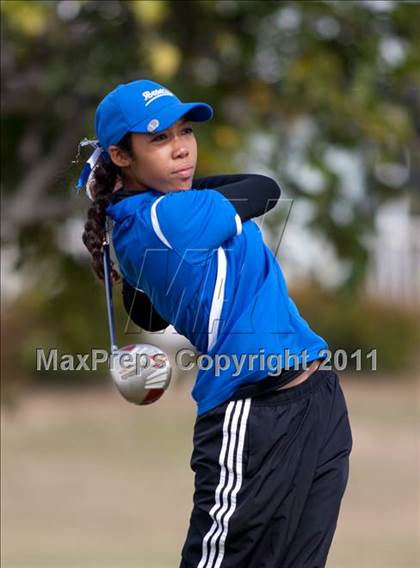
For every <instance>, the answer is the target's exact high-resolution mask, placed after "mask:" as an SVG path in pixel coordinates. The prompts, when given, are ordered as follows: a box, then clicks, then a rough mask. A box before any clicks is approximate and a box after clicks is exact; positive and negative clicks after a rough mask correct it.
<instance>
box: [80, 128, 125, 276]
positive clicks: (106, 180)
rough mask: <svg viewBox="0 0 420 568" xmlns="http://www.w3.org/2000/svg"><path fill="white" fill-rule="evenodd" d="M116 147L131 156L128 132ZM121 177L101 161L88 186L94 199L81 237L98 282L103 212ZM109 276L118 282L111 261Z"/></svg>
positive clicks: (109, 163) (101, 267) (117, 169)
mask: <svg viewBox="0 0 420 568" xmlns="http://www.w3.org/2000/svg"><path fill="white" fill-rule="evenodd" d="M117 146H118V147H119V148H121V149H122V150H124V151H125V152H127V153H128V154H129V155H130V156H131V157H132V156H133V151H132V145H131V133H130V132H128V133H127V134H126V135H125V136H124V137H123V138H122V139H121V140H120V142H118V144H117ZM118 175H121V169H120V168H119V167H118V166H116V165H115V164H114V163H113V162H112V161H111V160H109V161H108V160H102V161H101V162H100V163H99V164H98V165H97V166H95V169H94V173H93V174H92V178H93V179H92V182H91V184H89V188H90V191H91V193H92V196H93V198H94V200H93V202H92V205H91V206H90V207H89V209H88V212H87V221H86V223H85V230H84V232H83V235H82V239H83V243H84V244H85V246H86V248H87V249H88V251H89V252H90V254H91V255H92V260H91V266H92V268H93V270H94V272H95V274H96V275H97V277H98V278H99V279H100V280H104V270H103V259H102V243H103V240H104V237H105V231H104V229H105V220H106V215H105V211H106V208H107V207H108V204H109V200H110V196H111V194H112V191H113V189H114V186H115V182H116V180H117V176H118ZM111 274H112V280H113V282H118V281H119V280H120V275H119V274H118V272H117V271H116V270H115V268H114V263H113V262H112V261H111Z"/></svg>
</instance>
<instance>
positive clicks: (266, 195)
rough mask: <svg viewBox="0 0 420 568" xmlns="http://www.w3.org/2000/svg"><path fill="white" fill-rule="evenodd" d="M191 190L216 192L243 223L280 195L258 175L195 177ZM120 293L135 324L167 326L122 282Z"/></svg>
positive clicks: (149, 327) (147, 327)
mask: <svg viewBox="0 0 420 568" xmlns="http://www.w3.org/2000/svg"><path fill="white" fill-rule="evenodd" d="M192 187H193V188H194V189H215V190H217V191H218V192H219V193H221V194H222V195H224V196H225V197H226V198H227V199H229V201H231V203H232V205H233V207H235V209H236V211H237V213H238V215H239V216H240V217H241V221H242V222H245V221H248V220H249V219H253V218H254V217H259V216H260V215H263V214H264V213H266V212H267V211H270V209H272V208H273V207H274V206H275V205H276V203H277V201H278V199H279V197H280V193H281V190H280V187H279V185H278V184H277V183H276V182H275V181H274V180H273V179H271V178H269V177H267V176H264V175H259V174H237V175H233V174H232V175H217V176H209V177H202V178H195V179H194V180H193V184H192ZM120 191H121V190H120ZM118 193H120V192H118ZM122 293H123V302H124V307H125V310H126V312H127V313H128V314H129V316H130V318H131V319H132V321H134V323H135V324H136V325H138V326H139V327H141V328H142V329H145V330H146V331H160V330H163V329H166V328H167V327H168V325H169V323H168V322H167V321H165V320H164V319H163V318H162V317H161V316H160V315H159V314H158V313H157V311H156V310H155V308H154V307H153V304H152V303H151V301H150V299H149V297H148V296H147V295H146V294H145V293H144V292H142V291H140V290H136V289H135V288H132V287H131V286H130V285H129V284H128V283H127V282H126V281H125V280H123V290H122Z"/></svg>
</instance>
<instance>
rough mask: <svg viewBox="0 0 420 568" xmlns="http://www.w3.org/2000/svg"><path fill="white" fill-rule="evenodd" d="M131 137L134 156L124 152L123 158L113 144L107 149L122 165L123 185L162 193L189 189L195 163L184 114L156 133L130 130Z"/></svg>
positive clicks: (194, 144) (191, 136) (194, 148)
mask: <svg viewBox="0 0 420 568" xmlns="http://www.w3.org/2000/svg"><path fill="white" fill-rule="evenodd" d="M131 141H132V149H133V158H130V157H129V156H127V154H125V153H123V158H122V157H121V156H122V155H121V150H119V149H118V150H119V152H116V151H115V149H116V148H117V147H116V146H110V148H109V150H108V151H109V154H110V156H111V158H112V160H113V161H114V163H117V165H119V166H120V167H121V169H122V172H123V177H124V178H125V179H124V187H125V188H126V189H128V190H130V189H136V190H146V189H156V190H157V191H161V192H162V193H168V192H170V191H177V190H186V189H191V187H192V180H193V177H194V172H195V168H196V164H197V141H196V139H195V136H194V133H193V130H192V122H191V121H189V120H187V119H186V118H185V117H183V118H181V119H180V120H178V121H177V122H176V123H174V124H173V125H172V126H171V127H170V128H168V129H167V130H164V131H162V132H160V133H158V134H153V133H151V134H139V133H132V135H131ZM121 159H122V160H123V163H120V161H121Z"/></svg>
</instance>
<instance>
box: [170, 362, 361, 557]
mask: <svg viewBox="0 0 420 568" xmlns="http://www.w3.org/2000/svg"><path fill="white" fill-rule="evenodd" d="M351 449H352V434H351V428H350V423H349V418H348V414H347V406H346V402H345V398H344V395H343V391H342V389H341V386H340V380H339V377H338V375H337V374H336V373H335V372H332V371H320V370H318V371H315V373H313V374H312V375H311V376H310V377H309V379H307V380H306V381H305V382H303V383H301V384H299V385H296V386H294V387H290V388H289V389H284V390H280V391H275V392H272V393H269V394H265V395H263V396H260V397H257V398H247V399H243V400H232V401H227V402H225V403H223V404H221V405H219V406H217V407H216V408H214V409H213V410H210V411H209V412H206V413H205V414H203V415H202V416H199V417H197V420H196V423H195V426H194V450H193V453H192V457H191V468H192V470H193V471H194V473H195V492H194V507H193V511H192V514H191V519H190V528H189V531H188V535H187V539H186V542H185V544H184V547H183V549H182V561H181V565H180V568H320V567H323V566H325V563H326V559H327V555H328V551H329V548H330V546H331V542H332V538H333V535H334V532H335V528H336V524H337V518H338V514H339V509H340V503H341V499H342V497H343V494H344V490H345V488H346V485H347V479H348V473H349V455H350V452H351Z"/></svg>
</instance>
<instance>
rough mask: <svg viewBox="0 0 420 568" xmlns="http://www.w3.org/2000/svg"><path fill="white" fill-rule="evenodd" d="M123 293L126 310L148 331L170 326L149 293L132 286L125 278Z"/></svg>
mask: <svg viewBox="0 0 420 568" xmlns="http://www.w3.org/2000/svg"><path fill="white" fill-rule="evenodd" d="M122 295H123V303H124V308H125V311H126V312H127V314H128V315H129V316H130V318H131V319H132V321H133V322H134V323H135V324H136V325H138V326H139V327H141V328H142V329H145V330H146V331H160V330H162V329H166V328H167V327H168V325H169V323H168V322H167V321H165V320H164V319H163V318H161V317H160V315H159V314H158V313H157V311H156V310H155V308H154V307H153V305H152V302H151V301H150V299H149V297H148V296H147V294H146V293H145V292H143V291H141V290H137V289H136V288H132V287H131V286H130V284H128V282H127V281H126V280H124V279H123V283H122Z"/></svg>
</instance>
